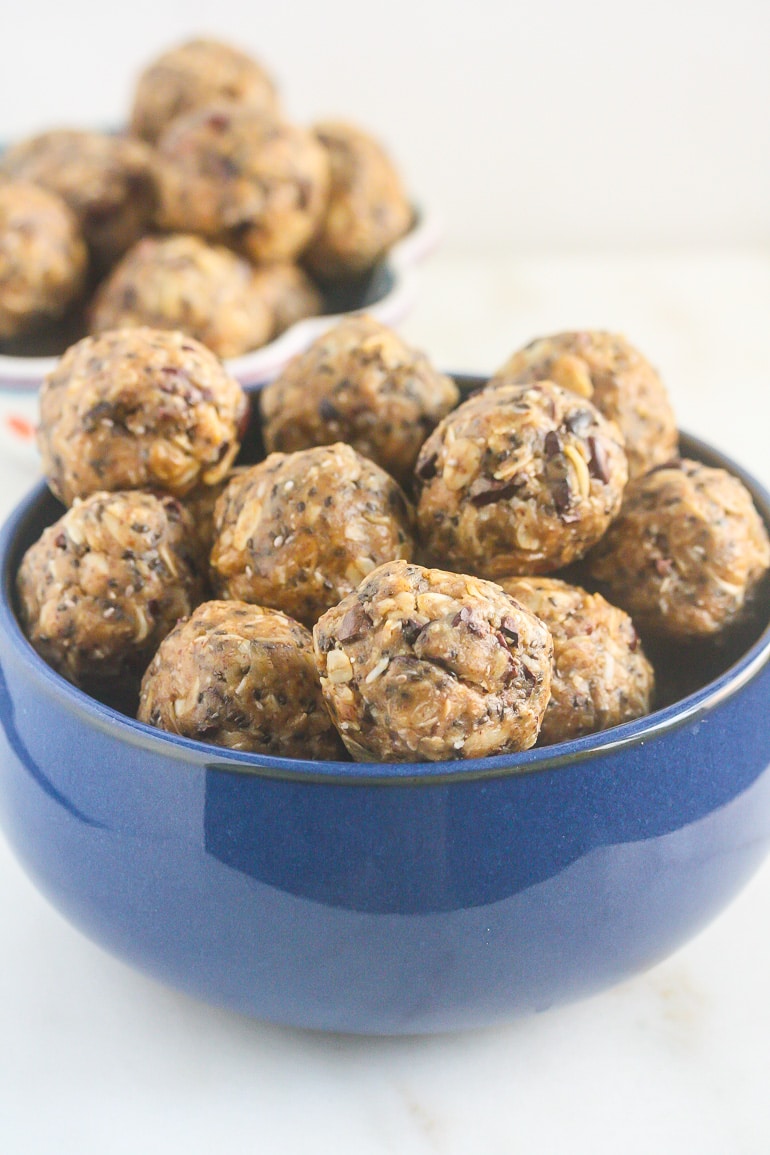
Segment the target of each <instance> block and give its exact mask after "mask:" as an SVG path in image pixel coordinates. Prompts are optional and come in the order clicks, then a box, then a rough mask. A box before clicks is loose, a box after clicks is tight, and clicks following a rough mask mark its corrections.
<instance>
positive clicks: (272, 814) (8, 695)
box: [0, 447, 770, 1033]
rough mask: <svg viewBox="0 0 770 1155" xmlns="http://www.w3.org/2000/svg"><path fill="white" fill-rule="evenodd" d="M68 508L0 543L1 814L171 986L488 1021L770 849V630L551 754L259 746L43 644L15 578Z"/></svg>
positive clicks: (49, 881)
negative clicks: (383, 756) (69, 662)
mask: <svg viewBox="0 0 770 1155" xmlns="http://www.w3.org/2000/svg"><path fill="white" fill-rule="evenodd" d="M701 448H703V447H701ZM706 455H707V456H708V452H707V451H706ZM710 459H711V460H720V459H719V458H718V457H716V455H714V454H713V453H711V454H710ZM731 468H734V467H732V466H731ZM753 489H754V494H755V498H756V500H757V501H758V503H759V504H760V505H761V507H762V509H763V512H764V514H765V516H766V517H768V516H770V511H769V508H768V498H767V495H765V494H764V493H763V492H762V491H761V489H760V488H759V487H758V486H756V484H754V485H753ZM54 515H55V507H54V503H53V502H52V499H50V497H47V496H45V495H44V493H43V491H42V489H41V490H39V491H37V492H35V493H34V494H33V495H32V496H31V497H30V498H29V499H28V500H27V501H26V502H25V503H24V504H23V505H22V506H21V507H20V509H19V511H17V513H16V514H15V515H14V517H12V518H11V519H10V521H9V522H8V524H7V525H6V527H5V529H4V532H3V535H2V539H0V563H1V564H2V569H3V589H2V594H0V722H2V736H0V818H2V823H3V825H4V828H5V830H6V832H7V835H8V837H9V839H10V841H11V843H12V844H13V846H14V848H15V850H16V852H17V854H18V856H19V858H20V859H21V860H22V862H23V863H24V864H25V866H26V868H27V870H28V871H29V873H30V875H31V876H32V877H33V879H34V880H35V881H36V882H37V884H38V885H39V886H40V888H41V890H42V891H44V892H45V893H46V894H47V895H48V897H49V898H50V899H51V901H52V902H53V903H54V904H55V905H56V906H57V907H58V908H59V909H60V910H61V911H62V912H63V913H64V914H65V915H66V916H67V917H68V918H70V919H71V921H72V922H73V923H75V924H76V925H77V926H79V927H80V928H81V929H82V930H83V931H84V932H85V933H86V934H88V935H90V936H91V937H92V938H93V939H95V940H96V941H97V942H99V943H101V944H102V945H103V946H104V947H106V948H107V949H108V950H111V951H112V952H114V953H115V954H116V955H118V956H120V957H121V958H123V959H125V960H126V961H128V962H131V963H133V964H135V965H136V966H137V967H140V968H141V969H143V970H145V971H147V972H148V973H150V974H152V975H154V976H156V977H157V978H159V979H161V980H162V981H164V982H168V983H170V984H173V985H174V986H177V987H179V988H181V989H183V990H186V991H188V992H190V993H192V994H195V995H198V996H200V997H201V998H204V999H207V1000H210V1001H212V1002H215V1003H220V1004H224V1005H227V1006H230V1007H233V1008H235V1009H237V1010H240V1011H244V1012H246V1013H248V1014H252V1015H256V1016H259V1017H261V1018H265V1019H271V1020H275V1021H278V1022H283V1023H292V1024H297V1025H301V1026H307V1027H317V1028H322V1029H333V1030H342V1031H358V1032H371V1033H396V1032H424V1031H440V1030H447V1029H453V1028H458V1027H466V1026H476V1025H482V1024H486V1023H491V1022H495V1021H497V1020H499V1019H502V1018H506V1017H510V1016H513V1015H516V1014H522V1013H527V1012H531V1011H535V1010H539V1009H542V1008H545V1007H548V1006H551V1005H553V1004H555V1003H559V1002H564V1001H567V1000H570V999H575V998H578V997H581V996H583V995H586V994H589V993H591V992H594V991H597V990H600V989H601V988H603V987H607V986H609V985H611V984H612V983H615V982H617V981H619V980H621V979H623V978H625V977H626V976H628V975H630V974H632V973H633V972H635V971H638V970H641V969H643V968H645V967H648V966H650V965H651V964H653V963H655V962H656V961H658V960H659V959H662V958H663V957H664V956H665V955H666V954H668V953H669V952H670V951H672V950H673V949H674V948H676V947H677V946H678V945H680V944H681V943H682V942H684V941H685V940H686V939H687V938H688V937H689V936H691V935H692V934H693V933H694V932H695V931H697V930H698V929H699V928H700V927H701V926H703V925H704V924H705V923H706V922H707V921H708V920H709V919H710V918H711V917H712V916H713V915H714V914H715V913H716V912H717V911H719V910H720V908H722V907H723V906H724V905H725V903H726V902H727V901H729V899H730V898H731V897H732V895H733V894H735V892H736V891H737V890H738V889H739V888H740V886H741V885H742V884H743V883H744V881H745V880H746V879H747V878H748V877H749V876H750V874H751V873H752V872H753V871H754V869H755V868H756V867H757V865H758V864H759V862H760V861H761V859H762V857H763V856H764V854H765V853H766V851H767V849H768V844H769V843H770V773H768V767H769V766H770V728H768V727H767V726H766V725H765V724H764V719H765V718H766V717H767V711H768V704H769V703H770V663H769V662H768V655H769V654H770V636H769V635H768V631H767V630H765V632H764V634H763V635H762V636H761V637H759V638H757V639H755V640H754V642H753V644H752V645H751V646H750V647H749V648H748V650H747V651H746V652H745V654H744V655H743V656H742V657H741V658H739V660H738V661H737V663H735V664H733V666H732V667H731V669H729V670H728V671H727V672H726V673H725V674H723V675H721V676H720V677H719V678H718V679H717V680H716V681H713V682H712V683H711V684H710V685H709V686H707V687H705V688H704V689H702V690H700V691H698V692H696V693H695V694H693V695H690V697H688V698H687V699H686V700H685V701H684V702H682V703H679V704H678V705H676V706H672V707H669V708H668V709H666V710H663V711H660V712H658V713H657V714H655V715H652V716H651V717H650V718H647V719H642V720H640V721H639V722H634V723H631V724H629V725H626V726H622V727H618V728H616V729H615V730H612V731H608V732H606V733H605V734H602V735H598V736H594V737H592V738H587V739H581V740H579V741H576V742H571V743H568V744H565V745H562V746H558V747H552V748H550V749H545V750H536V751H529V752H528V753H526V754H522V755H516V756H510V757H499V758H489V759H483V760H480V761H477V762H456V763H443V764H433V765H429V766H419V767H418V766H405V765H356V764H354V763H303V762H296V761H285V760H282V759H270V758H264V757H259V756H256V755H246V754H234V753H231V752H228V751H225V750H223V749H218V748H214V747H209V746H204V745H202V744H200V743H195V742H190V741H186V740H184V739H179V738H174V737H172V736H170V735H166V734H161V733H159V732H158V731H155V730H152V729H150V728H149V727H145V726H142V725H141V724H139V723H137V722H134V721H132V720H130V719H127V718H125V717H123V716H122V715H120V714H118V713H116V712H115V711H113V710H111V709H109V708H108V707H106V706H102V705H101V704H100V703H98V702H95V701H94V700H92V699H90V698H88V697H87V696H86V695H85V694H83V693H81V692H80V691H79V690H76V689H74V688H73V687H72V686H69V685H68V684H67V683H66V682H65V681H64V680H63V679H61V678H60V677H59V676H58V675H57V674H55V673H54V672H53V671H51V670H50V669H49V668H48V667H47V666H46V665H45V664H44V663H43V662H42V661H41V660H40V659H39V658H38V657H37V655H36V654H35V653H34V652H33V650H32V649H31V647H30V646H29V645H28V643H27V642H26V640H25V639H24V637H23V636H22V634H21V632H20V631H19V628H18V626H17V624H16V621H15V617H14V614H13V607H12V584H13V574H14V572H15V569H16V566H17V564H18V559H19V557H20V554H21V551H22V550H23V548H25V546H26V544H27V543H28V542H29V541H31V540H32V539H33V538H34V537H36V536H37V534H38V533H39V531H40V528H41V526H42V524H44V523H47V522H49V521H50V520H51V519H52V517H53V516H54ZM766 610H767V606H765V607H764V611H766ZM764 611H763V612H764Z"/></svg>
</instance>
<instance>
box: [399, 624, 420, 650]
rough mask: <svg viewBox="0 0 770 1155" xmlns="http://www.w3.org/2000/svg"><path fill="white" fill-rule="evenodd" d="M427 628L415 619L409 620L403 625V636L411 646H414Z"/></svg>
mask: <svg viewBox="0 0 770 1155" xmlns="http://www.w3.org/2000/svg"><path fill="white" fill-rule="evenodd" d="M424 628H425V626H424V625H423V624H422V623H420V622H416V621H415V620H414V618H407V619H406V620H405V621H404V622H402V623H401V636H402V637H403V639H404V641H405V642H406V643H407V645H409V646H413V645H414V643H415V642H416V641H417V638H418V637H419V635H420V634H421V633H422V631H423V629H424Z"/></svg>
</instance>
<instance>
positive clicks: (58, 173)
mask: <svg viewBox="0 0 770 1155" xmlns="http://www.w3.org/2000/svg"><path fill="white" fill-rule="evenodd" d="M0 173H5V174H6V175H7V176H11V177H13V178H15V179H18V180H25V181H30V182H31V183H32V184H37V185H40V186H41V187H42V188H46V189H48V190H49V192H53V193H57V194H58V196H60V197H61V198H62V200H64V201H66V202H67V204H68V205H69V207H70V208H71V209H72V211H73V213H74V214H75V216H76V217H77V218H78V221H79V222H80V227H81V229H82V231H83V235H84V237H85V239H86V241H87V243H88V246H89V248H90V250H91V254H92V256H93V259H94V262H95V263H96V265H97V266H99V267H101V268H105V267H109V266H110V265H112V264H113V263H114V262H115V261H116V260H117V259H118V257H120V256H121V255H122V254H123V253H124V252H125V251H126V250H127V249H129V248H130V247H131V245H133V244H134V242H135V241H137V240H138V239H139V237H141V236H142V235H143V234H144V233H145V232H147V230H148V228H149V227H150V224H151V222H152V219H153V216H154V213H155V210H156V206H157V183H156V177H155V167H154V162H153V155H152V152H151V150H150V149H149V148H148V147H147V146H146V145H145V144H142V142H141V141H138V140H129V139H127V138H126V137H120V136H110V135H109V134H107V133H101V132H81V131H76V130H72V129H53V130H51V131H50V132H44V133H41V134H40V135H39V136H34V137H30V138H29V139H28V140H24V141H20V142H19V143H18V144H15V145H12V146H11V147H10V148H9V149H8V151H7V152H5V153H3V155H2V157H0Z"/></svg>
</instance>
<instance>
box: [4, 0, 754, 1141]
mask: <svg viewBox="0 0 770 1155" xmlns="http://www.w3.org/2000/svg"><path fill="white" fill-rule="evenodd" d="M207 30H209V31H212V32H216V33H217V34H218V35H219V36H220V37H223V38H230V39H232V40H235V41H237V42H239V43H241V44H243V45H245V46H246V47H248V48H250V49H251V50H252V51H253V52H255V53H256V54H258V55H259V56H260V57H261V58H262V59H263V60H264V62H265V63H266V64H268V65H269V66H270V67H271V68H272V70H273V71H274V72H275V74H276V75H277V76H278V78H279V79H280V81H281V84H282V88H283V90H284V93H285V97H286V104H287V108H288V110H289V112H290V113H291V114H292V115H293V116H295V117H296V118H298V119H300V120H305V121H309V120H312V119H314V118H316V117H320V116H326V115H330V114H335V115H336V114H344V115H347V116H349V117H350V118H356V119H358V120H359V121H360V122H361V123H362V124H364V125H367V126H369V127H370V128H372V129H374V130H376V131H377V132H378V133H379V134H380V135H381V136H382V137H383V138H384V139H385V140H386V141H387V142H388V143H389V144H390V146H391V149H392V151H393V153H394V155H395V156H396V157H397V158H398V160H399V162H400V164H401V167H402V169H403V170H404V172H405V173H406V177H407V182H408V184H409V187H410V189H412V190H413V193H414V195H415V197H416V198H417V199H419V200H421V201H422V202H423V203H424V204H426V205H427V206H429V207H430V208H431V209H433V210H437V211H439V212H440V213H441V214H442V215H443V217H444V219H445V222H446V232H445V239H444V243H443V245H442V247H441V249H440V250H439V252H437V254H436V255H435V256H434V258H432V259H431V260H430V261H429V262H428V263H427V264H426V265H425V267H424V270H423V274H422V283H421V295H420V298H419V302H418V305H417V307H416V308H415V310H414V312H413V314H412V315H411V316H410V317H409V319H408V321H407V322H406V324H405V326H404V332H405V335H407V336H408V337H409V338H410V339H411V340H412V341H414V342H415V343H417V344H420V345H421V346H422V347H423V348H425V349H426V350H427V351H428V352H429V353H430V354H431V355H432V356H433V358H434V359H435V360H436V361H437V362H438V363H439V364H440V365H442V367H446V368H457V369H469V370H474V369H476V370H479V371H489V370H492V369H494V368H495V367H496V366H497V365H498V364H499V363H501V362H502V361H503V359H504V358H505V357H507V356H508V354H509V353H510V352H512V351H513V349H514V348H516V347H517V346H518V345H520V344H522V343H523V342H525V341H526V340H528V339H530V338H531V337H534V336H535V335H537V334H542V333H547V332H549V331H554V330H556V329H560V328H567V327H577V326H584V325H588V326H595V327H606V328H610V329H619V330H621V331H625V332H626V333H627V335H628V336H629V337H630V338H631V339H632V340H634V342H635V343H636V344H638V345H639V346H640V348H642V350H643V351H645V352H646V353H647V354H648V355H649V356H650V358H651V359H652V360H653V362H654V363H655V364H657V365H658V366H659V368H660V369H661V371H662V372H663V375H664V378H665V380H666V381H667V383H668V385H669V388H670V391H671V395H672V399H673V401H674V405H675V408H676V410H677V412H678V414H679V417H680V422H681V424H682V425H683V426H684V427H686V428H689V429H691V430H692V431H694V432H696V433H699V434H701V435H702V436H704V437H706V438H707V439H710V440H712V441H714V442H716V443H717V444H719V445H720V446H721V447H722V448H724V449H726V450H727V451H728V452H730V453H732V454H733V456H735V457H736V458H738V459H739V460H741V461H742V462H743V463H744V464H745V465H747V466H748V467H749V468H750V469H752V470H753V471H754V472H755V473H757V474H758V476H759V477H760V478H761V479H762V480H763V481H764V483H765V484H766V485H768V484H770V457H769V456H768V452H767V443H768V428H769V427H770V401H769V400H768V399H769V398H770V340H769V339H768V328H769V323H768V322H769V319H770V256H769V255H768V248H767V246H768V242H770V133H768V127H769V126H768V117H769V113H770V66H769V65H768V56H769V55H770V52H769V51H768V49H769V48H770V2H768V0H735V2H734V3H731V4H727V3H715V2H714V0H703V2H702V3H696V2H695V0H693V2H687V0H668V2H667V3H662V2H660V0H648V2H647V3H643V4H635V5H631V4H629V3H625V2H623V0H616V2H615V3H610V2H609V0H597V2H596V3H593V4H592V5H590V6H589V5H586V4H585V3H575V4H571V3H568V2H567V0H561V2H557V0H539V2H536V0H529V2H528V3H527V4H523V3H522V4H504V3H491V2H489V0H488V2H486V3H485V2H478V3H475V4H472V5H471V4H460V3H457V2H454V0H443V2H441V0H430V2H427V3H417V0H413V2H411V3H406V2H404V0H392V2H391V3H389V4H379V5H375V4H372V3H360V4H353V3H351V2H349V0H330V2H328V3H319V2H316V3H310V2H309V0H303V2H301V3H290V2H289V0H285V2H284V3H283V4H282V5H277V4H274V3H273V4H270V5H268V4H256V3H255V4H251V5H246V4H245V3H239V4H236V3H234V2H232V0H231V2H229V3H228V2H226V0H222V2H220V3H219V4H217V5H213V4H211V3H209V4H203V3H200V2H199V0H190V2H189V3H186V4H181V3H179V2H178V0H174V2H172V3H165V4H164V3H161V2H159V0H158V2H156V3H147V2H146V0H142V2H141V3H134V4H133V5H131V6H125V7H123V6H118V5H115V4H112V5H111V4H108V3H105V2H104V0H102V3H100V4H96V3H86V2H85V0H73V2H72V3H69V4H65V3H60V4H57V5H54V4H53V3H52V2H49V3H34V2H29V0H28V2H27V3H26V4H25V5H14V6H11V4H10V2H9V0H0V43H2V51H3V61H2V67H0V139H3V138H6V139H7V138H9V137H12V136H15V135H18V134H20V133H22V132H27V131H33V130H37V129H40V128H43V127H48V126H50V125H54V124H60V125H61V124H67V123H70V124H83V125H90V124H94V123H103V124H116V123H119V122H120V121H121V120H122V119H123V118H124V115H125V109H126V108H127V105H128V100H129V90H130V83H131V77H132V76H133V74H134V73H135V72H136V70H137V69H138V68H139V67H140V65H141V64H142V63H143V62H144V61H145V60H146V59H147V58H148V57H149V56H151V55H152V54H153V53H154V52H155V51H157V50H160V49H161V48H163V47H165V46H167V45H168V44H169V43H173V42H174V41H177V40H179V39H182V38H184V37H185V36H187V35H189V34H192V33H194V32H199V31H207ZM34 475H35V466H34V463H33V464H30V461H29V460H27V459H24V460H22V459H21V458H19V460H15V459H13V460H12V459H11V458H8V459H2V458H0V515H2V514H3V513H4V512H5V511H6V510H7V509H8V508H10V505H11V504H12V503H13V502H14V501H15V500H16V499H17V498H18V496H20V494H21V493H22V492H23V491H24V490H25V489H26V488H27V487H28V486H29V485H30V484H31V482H32V480H33V478H34ZM756 724H757V725H762V724H767V722H766V720H765V719H757V720H756ZM0 772H1V768H0ZM768 910H770V865H767V866H765V868H764V869H763V870H762V871H761V872H760V873H759V875H758V876H757V877H756V878H755V880H754V881H753V882H752V883H751V884H750V885H749V886H748V888H747V889H746V890H745V891H744V893H743V894H742V895H741V896H740V897H739V898H738V899H737V901H736V902H735V903H733V905H732V906H731V907H730V908H729V909H728V910H727V911H726V912H725V913H724V914H723V915H722V916H721V917H720V918H719V919H717V920H716V922H715V923H713V924H712V926H711V927H709V928H708V929H707V930H705V931H704V933H703V934H701V935H700V936H699V937H698V938H696V939H695V940H694V941H693V942H692V943H690V944H689V945H687V946H686V947H685V948H684V949H683V950H681V951H680V952H678V953H677V954H676V955H675V956H674V957H672V958H671V959H669V960H667V961H666V962H664V963H663V964H662V965H660V966H658V967H656V968H654V969H653V970H652V971H650V972H649V973H648V974H646V975H642V976H639V977H637V978H635V979H633V980H631V981H629V982H627V983H625V984H623V985H622V986H621V987H619V988H617V989H616V990H614V991H610V992H607V993H605V994H603V995H601V996H599V997H597V998H595V999H592V1000H590V1001H589V1002H586V1003H583V1004H580V1005H578V1006H575V1007H569V1008H564V1009H561V1010H557V1011H553V1012H549V1013H547V1014H544V1015H541V1016H537V1017H536V1018H532V1019H529V1020H526V1021H524V1022H519V1023H513V1024H508V1025H502V1026H500V1027H499V1028H496V1029H494V1030H490V1031H482V1032H473V1033H470V1034H465V1035H460V1036H456V1037H451V1036H446V1037H439V1038H435V1039H422V1040H415V1039H404V1040H359V1039H350V1038H341V1037H335V1036H329V1037H324V1036H319V1035H312V1036H311V1035H306V1034H303V1033H302V1032H299V1031H285V1030H282V1029H280V1028H277V1027H270V1026H265V1025H263V1024H258V1023H252V1022H249V1021H246V1020H243V1019H240V1018H238V1017H237V1016H235V1015H230V1014H227V1013H224V1012H220V1011H217V1010H214V1009H211V1008H207V1007H205V1006H202V1005H199V1004H197V1003H194V1002H192V1001H191V1000H189V999H187V998H185V997H183V996H181V995H177V994H175V993H174V992H171V991H167V990H165V989H163V988H160V987H158V986H156V985H155V984H154V983H152V982H151V981H150V980H148V979H145V978H143V977H142V976H141V975H138V974H136V973H135V972H133V971H131V970H129V969H128V968H127V967H125V966H123V964H122V963H120V962H118V961H116V960H114V959H111V958H109V957H107V956H106V955H104V954H103V953H102V952H101V951H99V950H98V949H97V948H96V947H94V946H93V945H92V944H91V943H89V942H88V941H86V940H85V939H84V938H82V937H81V936H80V935H79V934H78V933H77V931H75V930H74V929H72V928H71V927H70V926H68V925H67V924H66V923H65V922H64V921H63V920H62V919H61V918H60V917H59V916H58V915H57V914H56V913H55V912H54V911H52V910H51V908H50V907H48V906H47V904H46V903H45V901H44V900H43V899H42V898H41V897H40V896H39V895H38V894H37V893H36V891H35V890H34V888H33V886H32V884H31V883H30V882H29V881H28V880H27V879H26V878H25V876H24V875H23V874H22V872H21V870H20V868H19V867H18V865H17V864H16V863H15V861H14V860H13V858H12V856H11V853H10V851H9V849H8V848H7V846H6V845H5V843H4V842H3V841H2V839H0V1152H2V1155H124V1153H125V1155H137V1153H140V1155H156V1153H158V1155H160V1153H163V1155H176V1153H177V1152H180V1153H181V1152H184V1155H209V1153H210V1152H212V1151H217V1152H219V1151H227V1152H231V1151H232V1152H241V1151H248V1152H252V1151H253V1152H259V1153H260V1155H262V1153H264V1155H308V1153H309V1152H312V1153H313V1155H327V1153H328V1155H389V1153H394V1155H433V1153H439V1155H530V1153H532V1155H565V1153H569V1155H573V1153H574V1155H584V1153H585V1155H618V1152H622V1153H623V1155H649V1152H651V1151H654V1152H656V1155H689V1153H690V1152H694V1153H697V1155H768V1152H770V1095H768V1093H767V1072H768V1070H770V990H769V988H768V979H767V976H768V974H770V919H769V918H768Z"/></svg>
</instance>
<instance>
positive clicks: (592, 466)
mask: <svg viewBox="0 0 770 1155" xmlns="http://www.w3.org/2000/svg"><path fill="white" fill-rule="evenodd" d="M588 448H589V450H590V453H591V459H590V461H589V462H588V472H589V473H590V475H591V477H595V478H597V480H598V481H602V482H603V483H604V484H605V485H606V484H607V482H608V481H609V480H610V463H609V461H608V460H607V451H606V449H605V448H604V446H603V445H602V443H601V441H599V440H598V439H597V438H596V437H589V438H588Z"/></svg>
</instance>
